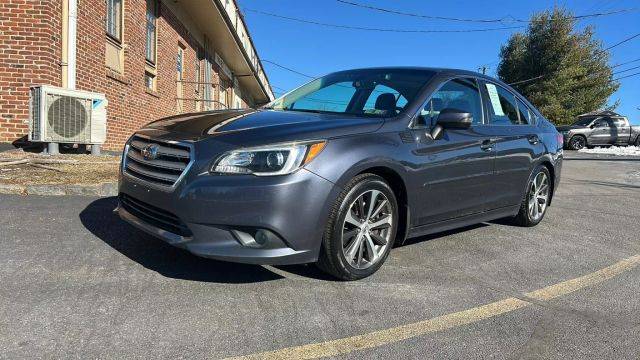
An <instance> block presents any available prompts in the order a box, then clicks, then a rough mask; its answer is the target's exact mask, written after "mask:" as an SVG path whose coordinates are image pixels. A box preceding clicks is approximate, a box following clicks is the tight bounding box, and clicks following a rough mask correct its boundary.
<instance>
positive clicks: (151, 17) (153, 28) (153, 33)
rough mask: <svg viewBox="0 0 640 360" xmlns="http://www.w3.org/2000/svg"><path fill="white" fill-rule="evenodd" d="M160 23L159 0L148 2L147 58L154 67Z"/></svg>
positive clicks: (148, 0)
mask: <svg viewBox="0 0 640 360" xmlns="http://www.w3.org/2000/svg"><path fill="white" fill-rule="evenodd" d="M157 23H158V0H147V38H146V58H147V61H148V62H149V63H151V64H153V65H155V63H156V55H157V49H156V41H157V37H158V33H157Z"/></svg>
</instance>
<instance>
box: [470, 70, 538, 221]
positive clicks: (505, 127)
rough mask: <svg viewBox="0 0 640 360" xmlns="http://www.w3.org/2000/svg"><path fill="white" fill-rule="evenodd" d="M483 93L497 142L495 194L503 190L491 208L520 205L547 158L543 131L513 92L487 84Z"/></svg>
mask: <svg viewBox="0 0 640 360" xmlns="http://www.w3.org/2000/svg"><path fill="white" fill-rule="evenodd" d="M482 91H483V95H484V96H485V104H486V107H487V113H488V116H487V117H488V118H489V127H490V133H491V134H492V137H493V139H494V140H495V151H496V159H495V175H494V178H493V179H492V186H493V189H492V191H494V192H495V191H496V190H498V189H499V191H498V194H497V196H496V197H494V198H493V199H492V201H491V203H489V204H488V205H489V206H490V207H491V208H492V209H498V208H503V207H508V206H514V205H518V204H520V203H521V202H522V196H523V194H524V191H525V188H526V185H527V183H528V179H529V176H530V174H531V171H532V170H533V166H534V164H535V162H536V160H537V159H538V158H539V157H540V156H542V154H544V145H543V143H542V140H541V139H540V138H539V135H538V132H539V129H538V128H537V126H536V124H535V118H533V116H532V114H533V111H531V110H530V109H529V108H528V105H526V104H525V103H524V101H522V100H521V99H519V98H518V96H516V95H515V94H514V93H513V92H511V91H510V90H508V89H507V88H505V87H502V86H501V85H499V84H496V83H492V82H484V83H483V86H482Z"/></svg>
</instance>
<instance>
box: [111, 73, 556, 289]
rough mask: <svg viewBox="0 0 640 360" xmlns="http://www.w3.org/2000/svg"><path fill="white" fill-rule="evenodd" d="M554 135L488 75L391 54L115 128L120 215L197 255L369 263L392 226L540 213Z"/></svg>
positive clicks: (333, 268)
mask: <svg viewBox="0 0 640 360" xmlns="http://www.w3.org/2000/svg"><path fill="white" fill-rule="evenodd" d="M562 141H563V138H562V135H560V134H559V133H558V132H557V131H556V129H555V127H554V126H553V125H552V124H551V123H550V122H549V121H547V120H546V119H545V118H544V117H543V116H542V115H541V114H540V112H539V111H538V110H536V109H535V107H534V106H532V105H531V103H529V102H528V101H527V100H526V99H525V98H524V97H523V96H521V95H520V94H518V93H517V92H516V91H515V90H513V89H512V88H510V87H509V86H508V85H506V84H504V83H502V82H501V81H499V80H496V79H493V78H490V77H487V76H484V75H481V74H478V73H474V72H468V71H463V70H450V69H434V68H408V67H398V68H396V67H389V68H372V69H360V70H349V71H342V72H337V73H333V74H329V75H327V76H324V77H321V78H318V79H316V80H313V81H311V82H309V83H307V84H306V85H303V86H301V87H299V88H297V89H295V90H293V91H291V92H289V93H287V94H285V95H284V96H282V97H280V98H278V99H276V100H274V101H273V102H271V103H270V104H267V105H266V106H264V107H262V108H259V109H251V110H246V109H245V110H223V111H212V112H203V113H191V114H182V115H178V116H173V117H169V118H165V119H161V120H158V121H155V122H152V123H150V124H148V125H147V126H145V127H144V128H143V129H141V130H140V131H138V132H137V133H135V134H134V135H133V136H132V137H131V138H130V139H129V140H128V141H127V143H126V146H125V149H124V153H123V158H122V168H121V175H120V184H119V205H118V208H117V209H116V211H117V212H118V213H119V215H120V217H121V218H122V219H124V220H126V221H128V222H129V223H131V224H133V225H134V226H136V227H138V228H139V229H141V230H143V231H146V232H148V233H150V234H152V235H155V236H157V237H159V238H160V239H162V240H164V241H166V242H168V243H170V244H172V245H175V246H177V247H180V248H183V249H186V250H187V251H190V252H191V253H193V254H195V255H198V256H203V257H207V258H213V259H219V260H225V261H235V262H244V263H253V264H299V263H316V264H317V265H318V266H319V267H320V268H321V269H323V270H324V271H326V272H328V273H330V274H332V275H334V276H335V277H337V278H339V279H344V280H354V279H360V278H363V277H366V276H369V275H371V274H373V273H374V272H375V271H377V270H378V269H379V268H380V267H381V266H382V264H383V263H384V261H385V260H386V258H387V257H388V256H389V252H390V251H391V248H392V247H394V246H397V245H401V244H402V243H403V242H404V241H405V239H407V238H412V237H418V236H422V235H425V234H429V233H435V232H440V231H444V230H448V229H452V228H457V227H461V226H466V225H470V224H474V223H479V222H484V221H489V220H494V219H499V218H508V219H510V221H512V222H513V223H515V224H517V225H520V226H534V225H536V224H538V223H539V222H540V221H542V219H543V217H544V215H545V212H546V210H547V207H548V206H549V205H550V204H551V200H552V199H553V195H554V192H555V190H556V188H557V186H558V183H559V180H560V171H561V166H562V156H563V154H562V146H563V144H562Z"/></svg>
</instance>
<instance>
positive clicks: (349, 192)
mask: <svg viewBox="0 0 640 360" xmlns="http://www.w3.org/2000/svg"><path fill="white" fill-rule="evenodd" d="M397 227H398V203H397V200H396V197H395V195H394V193H393V191H392V190H391V188H390V187H389V185H388V184H387V183H386V182H385V181H384V179H382V178H381V177H379V176H377V175H373V174H362V175H358V176H356V177H355V178H354V179H352V180H351V181H350V182H349V184H347V186H345V189H344V190H343V192H342V193H341V194H340V196H339V197H338V199H337V201H336V203H335V205H334V207H333V209H332V211H331V215H330V216H329V222H328V224H327V227H326V229H325V233H324V236H323V240H322V248H321V249H320V257H319V259H318V263H317V265H318V267H319V268H320V269H321V270H323V271H325V272H327V273H329V274H331V275H333V276H335V277H337V278H339V279H342V280H357V279H362V278H365V277H367V276H369V275H371V274H373V273H375V272H376V271H377V270H378V269H379V268H380V267H381V266H382V264H383V263H384V261H385V260H386V259H387V256H389V252H390V251H391V248H392V247H393V243H394V240H395V237H396V230H397Z"/></svg>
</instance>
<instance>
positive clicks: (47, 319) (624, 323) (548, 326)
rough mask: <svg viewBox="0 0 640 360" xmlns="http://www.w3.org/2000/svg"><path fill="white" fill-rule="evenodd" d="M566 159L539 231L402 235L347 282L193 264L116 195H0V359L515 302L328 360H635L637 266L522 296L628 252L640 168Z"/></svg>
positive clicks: (353, 328) (198, 346)
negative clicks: (364, 274) (544, 295)
mask: <svg viewBox="0 0 640 360" xmlns="http://www.w3.org/2000/svg"><path fill="white" fill-rule="evenodd" d="M567 155H568V156H569V157H570V158H572V159H573V160H566V161H565V164H564V170H563V171H564V173H563V180H562V183H561V187H560V189H559V190H558V192H557V194H556V198H555V200H554V203H553V205H552V206H551V208H550V209H549V212H548V213H547V216H546V218H545V219H544V221H543V222H542V223H541V224H540V225H538V226H537V227H534V228H519V227H513V226H510V225H507V224H505V223H503V222H499V221H498V222H492V223H486V224H480V225H477V226H472V227H468V228H465V229H460V230H456V231H450V232H447V233H442V234H436V235H431V236H428V237H423V238H419V239H414V240H412V241H410V242H409V244H407V245H405V246H402V247H399V248H396V249H394V251H393V252H392V253H391V256H390V257H389V259H388V261H387V263H386V264H385V265H384V266H383V267H382V269H381V270H380V271H379V272H378V273H377V274H375V275H374V276H372V277H370V278H367V279H364V280H362V281H357V282H346V283H345V282H336V281H333V280H331V279H329V278H327V277H326V276H324V275H323V274H322V273H320V272H318V271H316V270H315V269H314V268H313V267H309V266H287V267H261V266H249V265H239V264H229V263H223V262H217V261H213V260H207V259H201V258H197V257H194V256H192V255H190V254H188V253H186V252H184V251H181V250H178V249H175V248H172V247H170V246H168V245H166V244H164V243H163V242H161V241H159V240H156V239H153V238H151V237H149V236H146V235H144V234H142V233H140V232H138V231H136V230H135V229H133V228H132V227H130V226H128V225H126V224H124V223H123V222H121V221H120V220H119V219H118V218H117V217H116V216H115V215H113V214H112V213H111V210H112V209H113V208H114V206H115V199H114V198H105V199H97V198H89V197H59V198H52V197H38V196H29V197H17V196H0V204H1V205H0V229H1V232H2V236H1V238H2V251H0V284H2V286H0V358H8V359H18V358H176V357H181V358H208V359H212V358H213V359H217V358H225V357H229V356H238V355H245V354H252V353H256V352H261V351H268V350H276V349H281V348H283V347H290V346H298V345H304V344H310V343H318V342H323V341H328V340H334V339H339V338H344V337H352V336H356V335H360V334H367V333H370V332H372V331H378V330H385V329H397V328H396V327H397V326H402V325H405V324H414V323H417V322H421V321H423V320H426V319H433V318H436V317H439V316H443V315H446V314H451V313H458V312H460V311H463V313H459V314H461V315H460V319H462V320H464V318H465V316H467V315H465V314H466V313H464V311H466V310H468V309H474V308H476V307H478V306H482V305H485V304H489V303H493V302H497V301H501V300H504V299H506V298H511V297H514V298H517V299H521V298H522V299H525V300H526V301H529V303H528V304H529V305H528V306H526V307H523V308H521V309H518V310H514V311H510V312H506V313H504V314H501V315H497V316H493V317H490V318H487V319H485V320H481V321H476V322H472V323H467V324H465V323H464V322H463V321H462V320H460V321H461V322H460V324H458V325H456V326H453V327H450V328H447V329H446V330H442V331H436V332H432V333H422V334H420V335H417V336H412V337H409V338H406V339H404V340H402V339H394V338H393V336H392V335H389V338H385V339H386V340H388V342H387V343H385V344H384V345H382V346H375V347H372V348H368V349H364V350H353V351H351V350H349V351H347V352H345V353H344V354H342V355H341V356H340V358H348V359H363V358H365V359H372V358H389V359H399V358H419V359H424V358H499V359H504V358H557V359H566V358H569V359H589V358H591V359H604V358H607V359H611V358H615V359H637V358H638V354H640V299H639V297H638V293H640V267H635V268H634V267H629V268H627V269H625V271H623V272H621V273H619V274H616V276H612V277H611V278H608V279H607V280H606V281H602V282H598V283H596V284H592V285H590V286H588V287H584V288H580V289H578V290H576V291H573V292H570V293H567V294H564V295H562V296H559V297H556V298H553V299H549V300H546V301H532V300H530V299H528V298H527V297H526V296H525V295H524V294H527V293H528V292H531V291H534V290H537V289H541V288H544V287H546V286H549V285H552V284H558V283H562V282H564V281H566V280H569V279H576V278H578V279H580V278H581V277H584V276H585V275H587V274H592V273H594V272H597V271H598V270H600V269H603V268H607V267H609V266H611V265H612V264H616V263H618V262H619V261H620V260H622V259H628V258H630V257H633V256H636V255H637V254H640V241H639V240H638V239H639V234H640V212H639V211H637V209H639V208H640V191H639V190H640V177H638V176H637V174H638V172H640V161H638V159H635V160H628V159H626V160H625V159H619V158H616V159H608V158H605V159H600V158H593V157H584V156H582V155H580V154H567ZM613 160H615V161H613ZM587 278H589V276H587ZM583 279H584V278H583ZM572 285H574V283H573V282H570V283H569V285H568V286H572ZM389 331H391V330H389ZM390 334H394V332H393V331H391V332H390ZM394 336H395V335H394ZM322 348H323V347H322V345H321V346H320V349H322Z"/></svg>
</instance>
